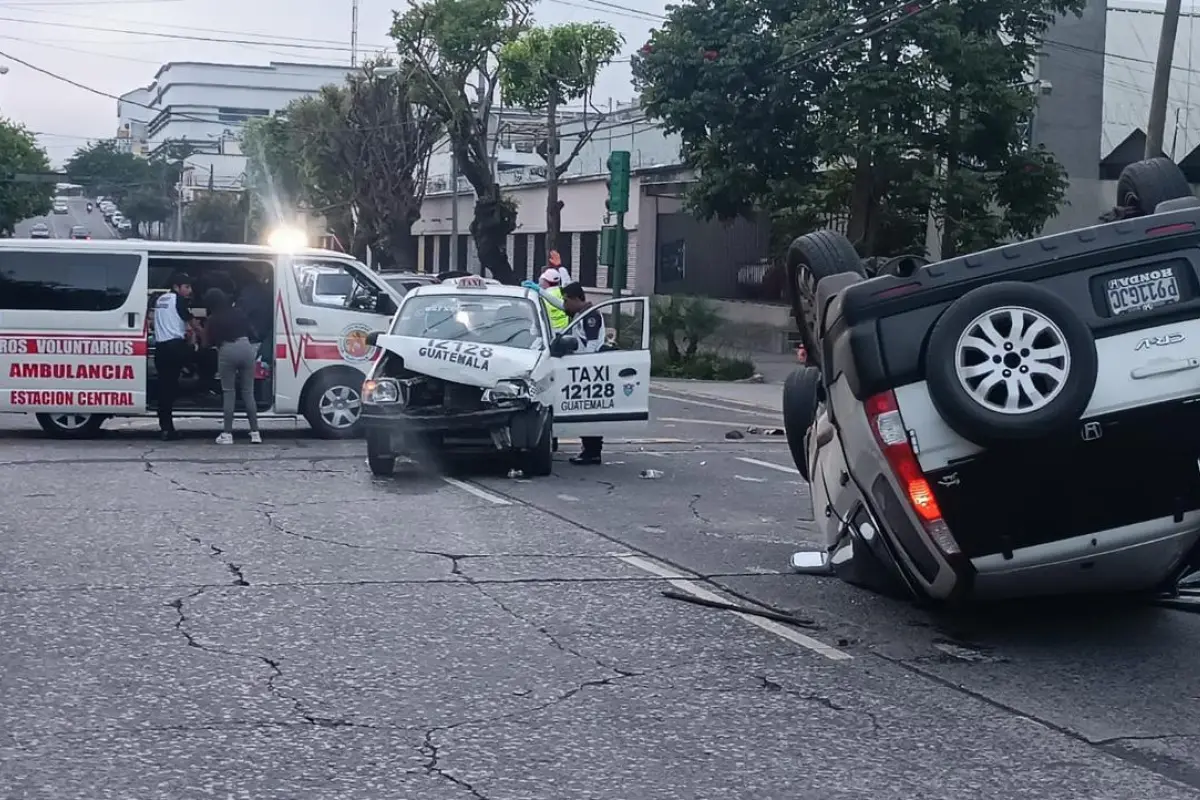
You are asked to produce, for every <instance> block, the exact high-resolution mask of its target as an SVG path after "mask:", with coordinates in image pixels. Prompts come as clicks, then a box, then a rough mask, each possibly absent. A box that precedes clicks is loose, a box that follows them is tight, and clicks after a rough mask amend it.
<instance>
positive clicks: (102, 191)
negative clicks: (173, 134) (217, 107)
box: [65, 140, 195, 230]
mask: <svg viewBox="0 0 1200 800" xmlns="http://www.w3.org/2000/svg"><path fill="white" fill-rule="evenodd" d="M194 152H195V148H194V147H193V146H191V145H189V144H188V143H187V142H178V143H172V144H169V145H167V146H165V147H163V148H162V150H161V151H160V152H158V153H156V154H155V156H154V157H153V158H142V157H141V156H135V155H133V154H132V153H126V152H123V151H121V150H118V149H117V146H116V142H114V141H112V140H107V141H101V142H95V143H93V144H90V145H88V146H87V147H81V148H79V149H78V150H76V151H75V155H73V156H71V158H69V159H68V160H67V162H66V165H65V171H66V173H67V175H68V177H69V179H70V180H71V182H73V183H78V184H80V185H82V186H85V187H87V188H88V190H89V191H91V192H92V193H94V194H97V195H104V196H106V197H111V198H112V199H113V202H115V203H116V204H117V205H118V206H120V208H121V213H123V214H124V215H125V216H126V217H128V218H129V220H130V222H131V223H132V224H133V227H134V230H139V229H140V226H141V225H142V223H151V222H158V223H166V222H170V221H171V220H172V219H173V218H174V217H175V215H176V208H177V204H178V202H179V200H178V197H179V190H178V186H179V180H180V176H181V175H182V174H183V170H184V167H185V163H186V161H187V158H188V157H189V156H190V155H192V154H193V153H194Z"/></svg>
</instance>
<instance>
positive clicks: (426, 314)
mask: <svg viewBox="0 0 1200 800" xmlns="http://www.w3.org/2000/svg"><path fill="white" fill-rule="evenodd" d="M590 314H601V315H603V316H604V323H605V330H606V333H607V343H606V345H605V346H604V347H603V348H601V350H600V351H599V352H594V353H578V352H575V348H574V347H572V346H571V345H572V344H574V343H576V342H577V341H578V339H577V330H578V329H577V326H578V325H580V324H581V323H582V320H583V318H584V317H585V316H586V315H590ZM367 343H368V344H369V345H371V346H374V347H377V348H379V350H381V351H382V355H381V357H380V358H379V360H378V361H377V362H376V364H375V366H374V368H373V369H372V370H371V373H370V374H369V375H368V379H367V381H366V382H365V383H364V384H363V395H362V396H363V413H362V422H363V425H364V427H365V429H366V438H367V456H368V462H369V464H370V467H371V471H372V472H373V473H374V474H376V475H391V474H392V473H393V472H394V470H395V465H396V460H397V457H404V458H415V459H417V460H420V459H421V457H422V456H423V455H425V454H427V453H428V454H437V455H438V456H439V457H441V456H445V455H447V454H466V453H483V454H488V453H490V454H504V455H508V456H510V457H511V458H512V461H513V466H515V467H517V468H519V469H521V470H523V471H524V472H525V473H526V474H527V475H530V476H534V475H549V474H550V470H551V457H552V447H551V442H552V439H553V438H556V437H564V438H565V437H574V436H616V435H628V433H630V432H631V429H632V430H636V429H640V428H643V427H645V425H646V424H647V423H648V421H649V419H650V314H649V298H646V297H622V298H619V299H616V300H609V301H606V302H603V303H599V304H597V305H594V306H592V307H591V308H589V309H588V310H587V311H586V312H584V314H580V315H579V316H578V318H576V319H575V320H574V321H573V324H572V326H571V327H570V328H568V329H567V330H566V331H564V332H563V333H561V334H558V335H554V334H553V333H552V330H551V327H550V320H549V318H548V316H547V314H546V309H545V306H544V305H543V303H542V300H541V298H540V297H539V296H538V295H537V294H536V293H535V292H533V291H531V290H529V289H525V288H522V287H519V286H505V285H500V284H496V283H491V282H487V281H484V280H482V279H480V278H477V277H465V278H456V279H452V280H450V281H447V282H445V283H442V284H437V285H433V286H421V287H418V288H416V289H413V290H412V291H410V292H409V293H408V294H407V295H405V297H404V299H403V301H402V302H401V304H400V308H399V310H398V311H397V312H396V315H395V316H394V317H393V319H392V323H391V327H390V328H389V329H388V330H386V331H375V332H373V333H371V334H370V335H369V336H368V338H367Z"/></svg>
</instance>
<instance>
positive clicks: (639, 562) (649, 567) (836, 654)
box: [617, 556, 854, 661]
mask: <svg viewBox="0 0 1200 800" xmlns="http://www.w3.org/2000/svg"><path fill="white" fill-rule="evenodd" d="M617 560H618V561H620V562H622V563H625V564H628V565H629V566H631V567H636V568H637V569H640V570H642V571H643V572H649V573H650V574H651V575H657V576H658V577H660V578H662V579H663V580H665V581H666V582H667V583H669V584H671V585H672V586H674V587H675V588H676V589H678V590H679V591H681V592H687V593H688V594H690V595H691V596H692V597H695V598H698V599H700V600H708V601H710V602H717V603H727V602H729V601H728V600H726V599H725V598H723V597H721V596H720V595H717V594H714V593H712V592H710V591H709V590H707V589H705V588H704V587H702V586H699V585H698V584H696V583H694V582H693V581H690V580H687V579H686V578H685V577H684V576H683V575H681V574H680V573H678V572H676V571H674V570H672V569H671V568H669V567H667V566H665V565H663V564H659V563H657V562H655V561H651V560H650V559H648V558H645V557H643V556H621V557H618V559H617ZM731 613H733V614H734V616H738V617H741V618H742V619H744V620H745V621H746V622H749V623H750V624H751V625H753V626H755V627H757V628H761V629H762V630H764V631H766V632H768V633H771V634H774V635H775V636H778V637H779V638H781V639H786V640H788V641H789V642H791V643H792V644H796V645H799V646H800V647H803V648H805V649H807V650H811V651H813V652H814V653H817V654H819V655H822V656H824V657H825V658H828V659H829V660H831V661H849V660H851V659H852V658H854V656H852V655H850V654H849V653H846V652H843V651H841V650H838V649H837V648H836V647H830V646H829V645H827V644H825V643H824V642H821V641H818V640H816V639H814V638H812V637H811V636H805V635H804V634H803V633H800V632H799V631H796V630H794V629H792V628H789V627H787V626H785V625H781V624H780V623H778V622H776V621H775V620H771V619H764V618H763V617H756V616H754V615H753V614H743V613H742V612H740V611H734V612H731Z"/></svg>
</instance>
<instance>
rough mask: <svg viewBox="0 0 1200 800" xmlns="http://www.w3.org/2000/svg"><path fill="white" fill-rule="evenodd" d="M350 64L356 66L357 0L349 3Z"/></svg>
mask: <svg viewBox="0 0 1200 800" xmlns="http://www.w3.org/2000/svg"><path fill="white" fill-rule="evenodd" d="M350 66H352V67H357V66H358V0H352V1H351V3H350Z"/></svg>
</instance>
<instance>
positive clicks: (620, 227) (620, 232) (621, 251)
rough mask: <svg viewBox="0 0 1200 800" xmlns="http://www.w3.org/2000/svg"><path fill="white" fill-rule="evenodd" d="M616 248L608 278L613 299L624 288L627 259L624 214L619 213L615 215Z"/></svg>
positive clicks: (618, 295)
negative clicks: (610, 273)
mask: <svg viewBox="0 0 1200 800" xmlns="http://www.w3.org/2000/svg"><path fill="white" fill-rule="evenodd" d="M616 228H617V230H616V235H617V247H616V251H617V252H615V253H613V265H612V276H611V277H610V278H609V281H608V282H609V283H610V284H612V296H613V298H614V299H616V298H618V297H620V296H621V290H622V289H623V288H624V286H625V269H626V267H627V266H628V265H627V264H626V263H625V262H626V259H628V258H629V244H628V243H627V242H626V241H625V212H624V211H621V212H618V214H617V225H616Z"/></svg>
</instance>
